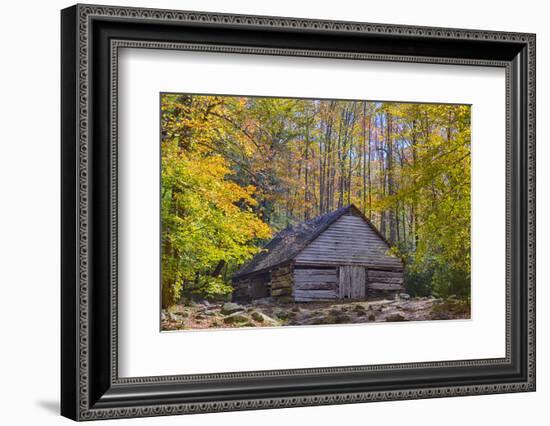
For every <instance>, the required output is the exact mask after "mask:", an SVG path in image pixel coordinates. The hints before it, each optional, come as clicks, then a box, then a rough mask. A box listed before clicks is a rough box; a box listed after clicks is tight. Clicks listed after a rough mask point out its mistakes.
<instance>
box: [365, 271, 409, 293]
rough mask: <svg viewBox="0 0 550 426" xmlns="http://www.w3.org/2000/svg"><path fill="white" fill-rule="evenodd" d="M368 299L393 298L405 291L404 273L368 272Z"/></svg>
mask: <svg viewBox="0 0 550 426" xmlns="http://www.w3.org/2000/svg"><path fill="white" fill-rule="evenodd" d="M367 280H368V281H367V282H368V284H367V297H369V298H379V297H385V298H391V297H393V296H395V295H396V294H397V293H401V292H403V291H405V287H404V286H403V281H404V279H403V272H402V271H381V270H373V269H369V270H368V271H367Z"/></svg>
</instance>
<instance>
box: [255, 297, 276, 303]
mask: <svg viewBox="0 0 550 426" xmlns="http://www.w3.org/2000/svg"><path fill="white" fill-rule="evenodd" d="M274 302H275V299H274V298H273V297H262V298H261V299H255V300H253V301H252V304H253V305H273V303H274Z"/></svg>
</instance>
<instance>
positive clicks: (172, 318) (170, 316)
mask: <svg viewBox="0 0 550 426" xmlns="http://www.w3.org/2000/svg"><path fill="white" fill-rule="evenodd" d="M168 320H169V321H179V320H180V318H179V315H176V314H174V313H172V312H168Z"/></svg>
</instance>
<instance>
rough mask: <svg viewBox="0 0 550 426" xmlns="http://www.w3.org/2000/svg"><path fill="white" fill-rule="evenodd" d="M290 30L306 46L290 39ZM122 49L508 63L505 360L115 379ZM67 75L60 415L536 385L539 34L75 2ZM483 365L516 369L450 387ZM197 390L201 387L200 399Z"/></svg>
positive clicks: (66, 34) (67, 14)
mask: <svg viewBox="0 0 550 426" xmlns="http://www.w3.org/2000/svg"><path fill="white" fill-rule="evenodd" d="M132 23H133V24H136V26H139V29H137V30H136V29H130V28H129V27H128V26H127V25H128V24H132ZM212 27H215V28H217V29H220V30H224V31H227V33H228V34H232V35H233V34H235V36H234V39H235V40H237V43H236V44H232V43H229V44H223V45H222V44H220V43H213V42H212V40H209V39H208V37H207V36H205V35H204V33H203V32H201V29H204V28H212ZM170 28H172V29H173V28H180V29H186V30H187V29H188V30H189V34H183V35H182V36H177V37H176V36H175V35H174V32H171V31H170ZM195 31H196V32H195ZM248 31H253V32H254V33H255V34H266V38H267V43H268V44H269V43H271V45H270V46H269V47H266V46H265V45H264V46H257V45H256V46H254V45H252V43H251V42H250V43H249V42H248V41H247V40H248V39H247V37H248V36H247V32H248ZM182 32H183V33H185V31H182ZM144 33H147V34H148V35H149V36H151V35H152V34H155V36H154V37H155V38H158V40H157V41H154V40H151V39H144V38H140V35H143V34H144ZM308 33H314V34H317V35H320V36H322V37H325V38H326V40H330V41H331V43H332V45H333V46H334V47H336V48H337V49H330V47H329V48H324V47H321V46H311V47H310V46H308V47H307V48H304V47H301V44H300V43H301V41H300V40H299V37H300V35H301V34H308ZM285 36H287V37H286V38H285ZM178 37H179V38H178ZM182 37H183V38H185V37H188V38H189V40H182V39H181V38H182ZM289 37H292V38H294V39H296V38H298V42H297V43H293V42H290V41H289ZM342 39H343V41H342ZM365 40H368V41H369V42H370V44H369V43H367V44H368V45H367V46H366V50H364V51H358V50H355V49H354V46H356V44H355V45H354V44H353V43H355V41H361V42H362V43H364V41H365ZM264 42H265V41H264ZM348 42H351V44H352V45H351V46H350V47H349V49H348V48H347V47H346V46H347V44H346V43H348ZM396 42H397V43H396ZM399 43H401V44H400V45H399ZM303 44H307V43H305V42H304V43H303ZM390 44H392V45H394V44H395V45H397V46H395V47H389V45H390ZM400 46H401V48H402V46H408V47H410V46H418V47H417V48H415V50H416V51H418V52H419V54H418V55H410V54H404V53H403V52H404V51H403V52H401V51H400V50H399V49H400ZM441 46H444V47H445V50H449V52H450V54H449V55H448V56H446V55H443V54H442V53H441V52H442V48H441ZM123 47H132V48H149V49H150V48H154V49H176V50H198V51H222V52H230V53H240V54H246V53H254V54H264V55H295V56H296V55H297V56H314V57H325V58H341V59H354V60H384V61H396V62H422V63H434V64H435V63H438V64H441V63H443V64H455V65H465V66H467V65H481V66H492V67H503V68H505V69H506V87H507V89H506V90H507V92H506V111H507V112H506V115H507V117H506V123H507V129H506V135H507V140H506V150H507V153H506V161H507V164H506V175H507V176H506V179H507V182H506V196H507V211H506V224H507V226H506V228H507V229H506V232H507V235H506V241H507V247H506V254H507V255H506V257H507V259H506V277H507V278H506V280H507V283H506V357H505V358H502V359H483V360H464V361H448V362H431V363H414V364H392V365H376V366H360V367H357V366H355V367H327V368H317V369H300V370H274V371H261V372H242V373H221V374H207V375H188V376H161V377H140V378H124V379H122V378H119V377H118V374H117V371H118V369H117V341H118V329H117V255H118V253H117V228H118V226H117V208H116V205H117V191H118V189H117V168H116V164H117V105H118V104H117V85H118V80H117V70H118V49H119V48H123ZM472 48H474V49H473V50H470V49H472ZM453 49H454V50H453ZM430 52H432V53H433V54H430ZM437 52H439V53H440V54H439V55H438V54H435V53H437ZM461 54H462V56H461ZM62 83H63V84H62V166H63V170H62V178H63V182H62V224H63V229H62V262H63V265H62V408H61V410H62V414H63V415H65V416H67V417H70V418H72V419H75V420H92V419H102V418H114V417H140V416H151V415H169V414H184V413H204V412H213V411H229V410H244V409H262V408H278V407H292V406H307V405H324V404H342V403H352V402H366V401H381V400H400V399H415V398H434V397H442V396H461V395H475V394H488V393H504V392H519V391H534V390H535V36H534V35H533V34H521V33H510V32H506V33H504V32H495V31H478V30H464V29H447V28H429V27H410V26H401V25H382V24H368V23H356V22H336V21H323V20H308V19H294V18H278V17H264V16H244V15H228V14H213V13H201V12H182V11H168V10H156V9H137V8H126V7H104V6H91V5H76V6H73V7H71V8H68V9H65V10H63V11H62ZM91 159H93V163H92V161H91ZM92 164H93V166H92ZM92 343H93V344H92ZM480 368H484V369H485V370H487V371H488V370H489V369H491V371H492V370H493V369H494V370H495V371H496V370H502V372H501V375H502V377H504V375H506V377H510V378H509V379H508V380H503V379H502V377H500V378H499V380H496V379H497V376H496V375H494V374H493V373H492V374H493V375H492V376H491V377H487V378H481V377H480V378H479V379H476V380H474V379H471V383H470V384H467V385H457V384H453V382H452V380H455V382H458V378H456V379H452V377H455V376H456V374H457V373H453V372H454V371H461V372H464V374H463V376H465V377H466V376H468V374H470V373H472V374H473V372H474V371H480V370H479V369H480ZM420 372H426V377H432V379H433V383H434V384H436V385H434V386H429V385H427V386H425V387H420V386H414V387H410V380H408V381H407V380H405V381H404V378H406V377H410V374H411V373H414V374H416V375H418V374H419V373H420ZM380 373H384V374H385V375H386V376H391V377H390V382H388V383H384V386H379V385H377V383H379V382H380ZM408 375H409V376H408ZM449 375H450V376H449ZM477 376H479V373H476V377H477ZM297 377H300V379H301V381H311V382H312V383H311V389H306V390H305V391H300V390H298V389H295V386H293V385H292V380H294V382H296V378H297ZM336 377H337V378H338V379H339V380H340V381H341V380H342V378H345V379H346V380H348V381H349V383H348V384H347V385H345V386H344V385H342V386H341V388H340V389H338V390H337V391H334V390H330V391H329V389H334V388H335V386H334V385H332V386H331V385H330V382H331V380H334V379H335V378H336ZM449 377H450V378H449ZM458 377H461V378H462V376H458ZM234 379H239V380H242V381H243V383H244V382H246V384H243V388H242V390H240V391H239V392H237V393H236V394H230V393H228V392H226V393H224V391H223V385H224V383H225V382H226V381H228V380H234ZM376 380H378V382H377V381H376ZM391 380H393V382H391ZM283 382H284V383H283ZM405 382H407V383H408V385H404V383H405ZM283 384H284V386H283ZM189 386H191V387H193V389H196V392H195V394H193V393H192V392H191V393H190V392H189ZM270 386H271V387H270ZM285 386H286V388H285ZM377 386H378V387H377ZM266 387H267V388H268V390H267V391H266V390H265V389H266ZM260 388H261V389H263V392H262V393H259V391H258V390H257V389H260ZM168 390H169V391H170V392H169V393H170V395H174V390H176V391H177V392H176V397H173V396H168V394H167V393H166V392H167V391H168ZM254 390H255V391H254ZM180 391H181V392H180ZM178 392H180V393H179V394H178ZM266 392H267V393H266ZM138 393H139V395H138ZM254 395H256V396H254ZM258 395H261V396H258Z"/></svg>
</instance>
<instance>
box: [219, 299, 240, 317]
mask: <svg viewBox="0 0 550 426" xmlns="http://www.w3.org/2000/svg"><path fill="white" fill-rule="evenodd" d="M240 311H244V306H241V305H239V304H237V303H233V302H226V303H224V304H223V306H222V309H221V312H222V314H224V315H231V314H233V313H235V312H240Z"/></svg>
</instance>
